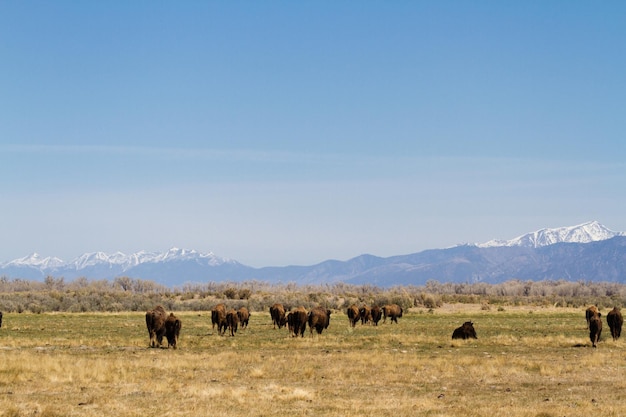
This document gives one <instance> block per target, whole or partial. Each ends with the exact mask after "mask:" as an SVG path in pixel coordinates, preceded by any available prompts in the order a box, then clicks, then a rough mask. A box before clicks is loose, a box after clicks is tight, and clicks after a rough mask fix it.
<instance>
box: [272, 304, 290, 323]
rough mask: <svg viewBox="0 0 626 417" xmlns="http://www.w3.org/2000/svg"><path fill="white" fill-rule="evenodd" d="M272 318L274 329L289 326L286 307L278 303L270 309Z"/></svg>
mask: <svg viewBox="0 0 626 417" xmlns="http://www.w3.org/2000/svg"><path fill="white" fill-rule="evenodd" d="M270 316H271V317H272V323H274V328H276V326H278V328H279V329H281V328H282V327H283V326H285V325H286V324H287V317H286V316H285V307H284V306H283V305H282V304H279V303H276V304H274V305H272V306H271V307H270Z"/></svg>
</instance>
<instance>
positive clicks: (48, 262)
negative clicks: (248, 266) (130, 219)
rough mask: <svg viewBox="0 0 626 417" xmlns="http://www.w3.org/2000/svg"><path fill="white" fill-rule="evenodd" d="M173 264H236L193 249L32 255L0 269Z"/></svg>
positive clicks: (54, 268)
mask: <svg viewBox="0 0 626 417" xmlns="http://www.w3.org/2000/svg"><path fill="white" fill-rule="evenodd" d="M176 261H196V262H197V263H199V264H201V265H207V266H219V265H223V264H227V263H236V262H235V261H232V260H230V259H226V258H221V257H219V256H216V255H214V254H213V253H211V252H209V253H200V252H198V251H195V250H189V249H179V248H171V249H169V250H168V251H166V252H146V251H140V252H137V253H133V254H130V255H126V254H124V253H122V252H115V253H111V254H109V253H105V252H92V253H84V254H82V255H80V256H78V257H77V258H75V259H73V260H72V261H69V262H65V261H63V260H61V259H59V258H55V257H46V258H42V257H41V256H40V255H39V254H37V253H33V254H31V255H28V256H25V257H23V258H19V259H15V260H13V261H10V262H5V263H2V264H0V268H11V267H12V268H15V267H18V268H19V267H28V268H34V269H38V270H40V271H50V270H58V269H62V268H63V269H73V270H76V271H81V270H85V269H90V268H91V269H92V268H102V267H105V268H109V269H118V270H120V271H121V272H123V271H126V270H128V269H130V268H133V267H135V266H137V265H141V264H153V263H161V262H176Z"/></svg>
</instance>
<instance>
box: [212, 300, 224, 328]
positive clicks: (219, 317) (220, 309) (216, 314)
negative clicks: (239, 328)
mask: <svg viewBox="0 0 626 417" xmlns="http://www.w3.org/2000/svg"><path fill="white" fill-rule="evenodd" d="M211 324H212V325H213V329H215V325H216V324H217V333H218V334H220V335H221V334H224V333H225V332H226V328H227V327H228V323H226V306H225V305H224V304H218V305H216V306H215V307H213V310H211Z"/></svg>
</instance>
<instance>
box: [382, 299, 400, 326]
mask: <svg viewBox="0 0 626 417" xmlns="http://www.w3.org/2000/svg"><path fill="white" fill-rule="evenodd" d="M402 312H403V310H402V307H400V306H399V305H397V304H387V305H386V306H383V323H385V322H386V321H387V317H389V318H390V319H391V322H392V323H393V322H395V323H396V324H398V317H402Z"/></svg>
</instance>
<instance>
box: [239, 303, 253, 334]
mask: <svg viewBox="0 0 626 417" xmlns="http://www.w3.org/2000/svg"><path fill="white" fill-rule="evenodd" d="M237 316H239V323H241V328H242V329H245V328H246V327H248V321H249V320H250V311H248V309H247V308H246V307H241V308H240V309H239V310H237Z"/></svg>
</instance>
